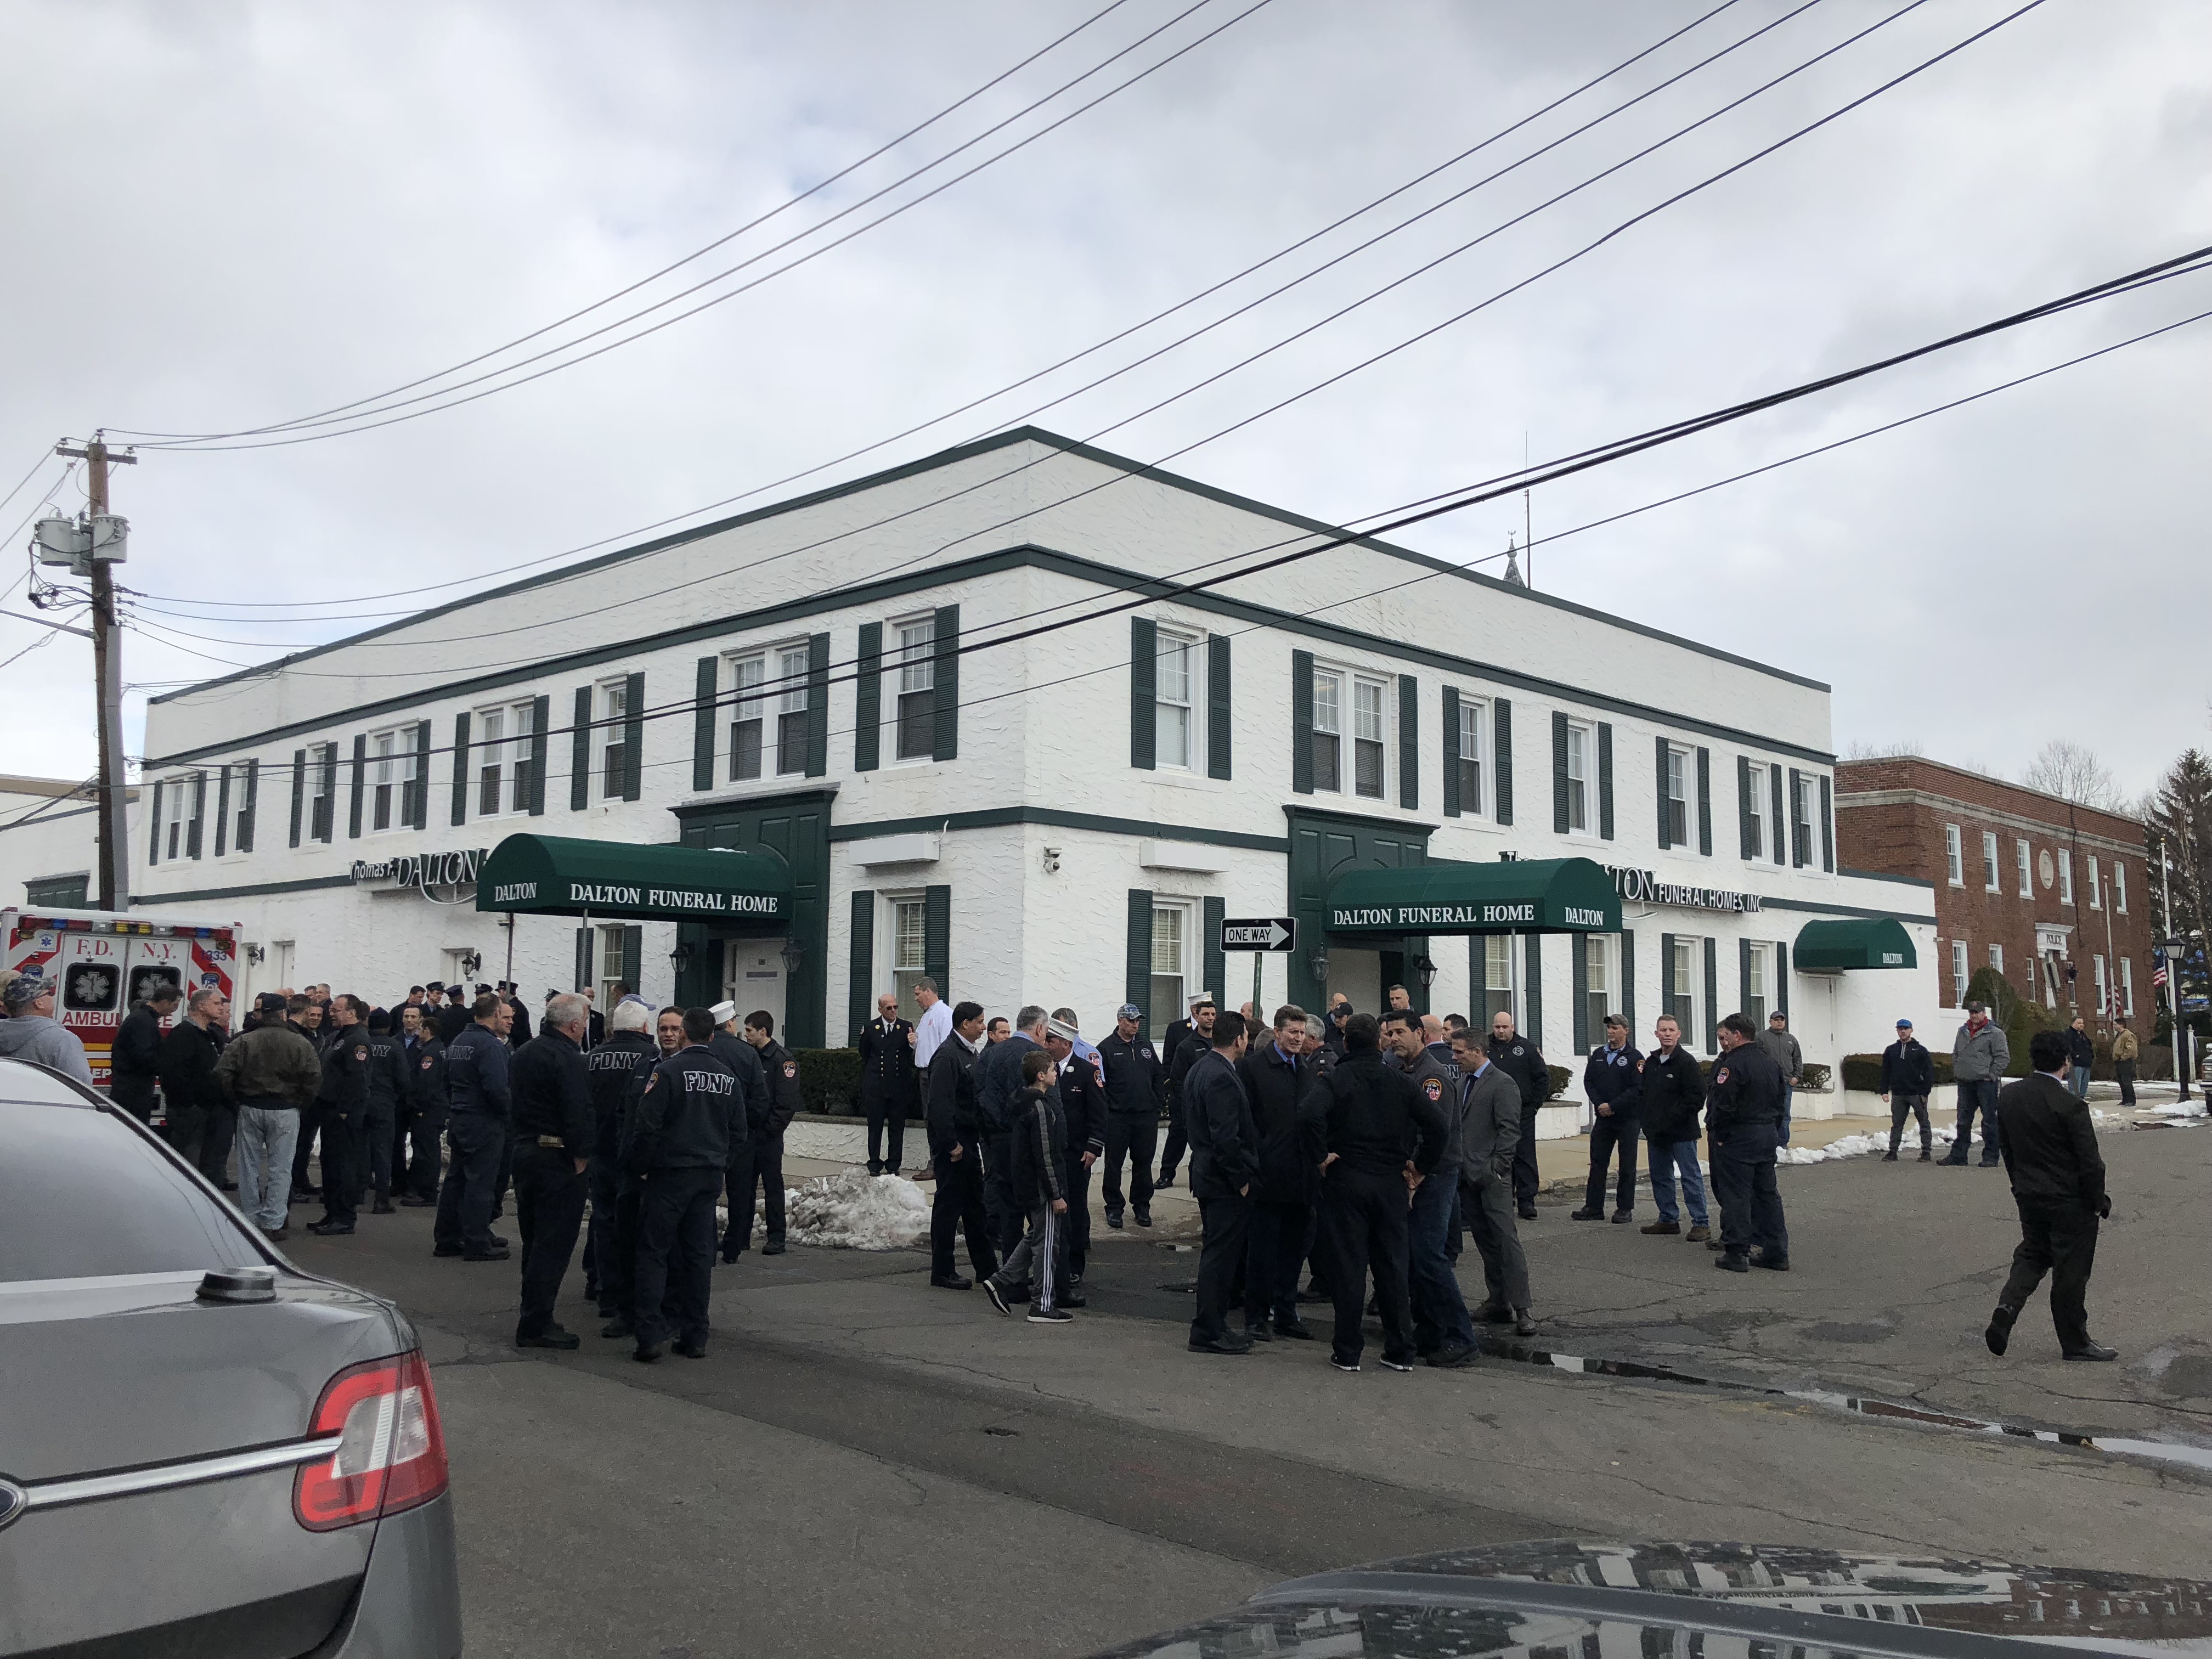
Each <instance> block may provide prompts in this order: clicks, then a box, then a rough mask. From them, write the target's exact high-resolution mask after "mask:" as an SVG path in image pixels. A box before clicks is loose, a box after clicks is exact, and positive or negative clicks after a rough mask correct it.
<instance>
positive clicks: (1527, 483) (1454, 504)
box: [196, 246, 2212, 758]
mask: <svg viewBox="0 0 2212 1659" xmlns="http://www.w3.org/2000/svg"><path fill="white" fill-rule="evenodd" d="M2207 269H2212V246H2205V247H2202V248H2198V249H2196V250H2194V251H2192V252H2189V253H2185V254H2182V255H2179V256H2177V257H2175V258H2170V259H2166V260H2162V261H2160V262H2159V263H2157V264H2153V265H2148V266H2145V267H2143V268H2142V269H2140V270H2135V271H2131V272H2129V273H2126V274H2124V275H2123V276H2116V277H2112V278H2108V279H2106V281H2104V282H2101V283H2094V284H2092V285H2091V286H2089V287H2087V288H2085V289H2078V290H2076V291H2075V292H2074V293H2072V294H2069V295H2062V296H2060V297H2059V298H2057V299H2055V300H2051V301H2045V302H2043V303H2041V304H2039V305H2036V306H2033V307H2027V309H2025V310H2022V311H2018V312H2015V313H2010V314H2008V315H2007V316H2004V317H2001V318H1998V319H1994V320H1993V321H1990V322H1988V323H1984V324H1981V325H1978V326H1976V327H1973V328H1971V329H1966V330H1963V331H1959V332H1956V333H1954V334H1951V335H1948V336H1946V337H1943V338H1942V339H1939V340H1936V341H1932V342H1930V343H1926V344H1923V345H1920V346H1917V347H1914V348H1911V349H1908V350H1905V351H1902V352H1898V353H1894V354H1893V355H1891V356H1887V357H1884V358H1881V359H1879V360H1876V361H1875V362H1869V363H1866V364H1862V365H1860V366H1859V367H1857V368H1850V369H1846V370H1843V371H1840V372H1838V373H1836V374H1829V375H1824V376H1821V377H1820V378H1819V379H1816V380H1809V381H1805V382H1802V383H1801V384H1799V385H1797V386H1791V387H1788V388H1785V389H1784V390H1782V391H1779V392H1771V393H1767V394H1765V395H1763V396H1761V397H1759V398H1750V399H1747V400H1744V401H1742V402H1739V403H1736V404H1729V405H1726V406H1724V407H1723V408H1720V409H1717V410H1709V411H1707V412H1706V413H1705V414H1702V415H1698V416H1689V417H1687V418H1686V419H1683V420H1680V421H1676V422H1670V423H1668V424H1667V425H1664V426H1661V427H1656V428H1650V429H1648V430H1646V431H1644V432H1642V433H1638V434H1635V435H1631V436H1629V437H1626V438H1622V439H1617V440H1614V441H1611V442H1609V443H1606V444H1601V445H1599V446H1596V447H1593V448H1590V449H1588V450H1583V451H1580V452H1577V453H1575V454H1573V455H1569V456H1565V457H1560V458H1559V459H1555V460H1553V461H1548V462H1546V463H1544V464H1543V465H1541V466H1540V467H1538V468H1537V469H1535V470H1534V471H1533V472H1531V471H1525V470H1524V471H1521V472H1516V473H1507V474H1502V475H1498V477H1493V478H1491V479H1486V480H1483V481H1480V482H1479V483H1474V484H1471V485H1463V486H1461V487H1460V488H1458V489H1453V490H1448V491H1444V492H1441V493H1440V494H1438V495H1431V496H1427V497H1424V498H1422V499H1421V500H1420V501H1414V502H1409V503H1406V504H1405V507H1404V509H1403V510H1401V509H1398V508H1393V509H1389V510H1388V512H1389V515H1390V516H1386V517H1385V518H1384V521H1383V522H1380V523H1377V524H1375V525H1373V526H1370V528H1368V529H1366V530H1364V531H1351V530H1344V531H1339V532H1327V533H1323V532H1308V533H1309V534H1311V535H1316V536H1318V537H1319V539H1318V540H1317V541H1316V544H1314V545H1312V546H1310V547H1305V548H1301V549H1297V550H1294V551H1291V552H1287V553H1279V554H1276V555H1275V556H1273V557H1270V558H1267V559H1265V560H1262V561H1261V562H1257V563H1254V564H1249V565H1244V566H1241V567H1239V568H1237V569H1234V570H1230V571H1226V572H1223V573H1221V574H1216V575H1213V576H1209V577H1206V578H1205V579H1204V580H1199V581H1194V582H1187V583H1186V582H1178V581H1176V580H1171V579H1164V578H1157V577H1141V578H1139V579H1138V580H1139V583H1140V585H1141V586H1144V587H1146V588H1147V589H1148V590H1150V589H1157V590H1163V591H1157V592H1154V591H1147V592H1139V593H1138V594H1137V595H1136V596H1135V597H1133V598H1131V599H1124V600H1119V601H1116V602H1115V603H1114V604H1111V605H1105V606H1103V607H1101V608H1099V609H1097V610H1095V611H1090V612H1087V613H1085V615H1083V616H1079V617H1066V618H1063V619H1061V620H1059V621H1054V622H1049V623H1039V624H1037V625H1036V626H1034V627H1030V628H1028V629H1021V630H1019V631H1018V632H1015V633H1012V634H1005V635H1000V636H998V637H995V638H992V639H989V640H985V641H968V640H963V641H962V642H961V643H960V644H959V645H958V646H957V647H956V648H955V651H954V653H953V654H955V655H957V656H965V655H969V654H972V653H976V652H980V651H982V650H987V649H994V648H997V647H1001V646H1006V645H1010V644H1013V643H1017V642H1018V641H1022V640H1025V639H1030V638H1035V637H1037V636H1039V635H1044V634H1049V633H1054V632H1057V631H1059V630H1060V629H1066V628H1072V627H1076V626H1079V625H1080V624H1082V623H1088V622H1095V621H1098V620H1101V619H1102V618H1103V617H1109V616H1112V615H1115V614H1118V613H1120V612H1121V611H1129V610H1133V609H1136V608H1138V607H1139V606H1142V605H1154V604H1162V603H1172V602H1173V601H1174V600H1176V599H1177V598H1178V597H1180V596H1182V595H1187V594H1191V593H1196V592H1203V591H1205V590H1206V589H1209V588H1212V587H1216V586H1219V585H1220V584H1222V583H1223V582H1226V581H1231V580H1242V579H1243V578H1247V577H1250V576H1254V575H1260V574H1266V573H1267V572H1269V571H1272V570H1274V569H1279V568H1282V567H1283V566H1285V565H1287V564H1290V563H1292V562H1297V561H1300V560H1304V559H1308V558H1311V557H1313V556H1315V555H1316V554H1319V553H1322V552H1326V551H1328V550H1330V549H1333V548H1336V547H1341V546H1345V545H1346V544H1350V543H1353V542H1360V541H1369V540H1372V539H1373V538H1376V537H1377V536H1380V535H1383V534H1386V533H1388V532H1391V531H1394V530H1400V529H1404V528H1406V527H1407V526H1412V525H1414V524H1419V523H1423V522H1425V521H1427V520H1431V519H1435V518H1440V517H1443V516H1445V515H1447V514H1449V513H1458V512H1462V511H1464V510H1466V509H1467V508H1468V507H1476V506H1480V505H1481V504H1483V503H1484V502H1486V501H1494V500H1497V499H1498V498H1500V497H1502V496H1505V495H1512V494H1515V493H1516V492H1517V491H1519V490H1521V489H1527V488H1530V487H1533V486H1534V485H1535V484H1540V483H1553V482H1556V481H1557V480H1559V479H1561V478H1565V477H1571V476H1573V475H1575V474H1577V473H1580V472H1583V471H1589V470H1591V469H1593V468H1595V467H1599V466H1603V465H1609V464H1611V463H1613V462H1614V461H1618V460H1621V459H1626V458H1627V457H1629V456H1631V455H1635V454H1640V453H1644V451H1645V450H1649V449H1653V448H1657V447H1662V446H1663V445H1667V444H1671V443H1674V442H1678V441H1680V440H1682V439H1684V438H1687V437H1691V436H1693V435H1697V434H1699V433H1702V432H1705V431H1709V430H1711V429H1712V428H1715V427H1717V426H1722V425H1726V424H1729V423H1730V422H1735V421H1738V420H1741V419H1744V418H1746V417H1747V416H1751V415H1753V414H1758V413H1761V412H1764V411H1765V410H1770V409H1774V408H1778V407H1779V406H1781V405H1783V404H1789V403H1793V402H1796V401H1799V400H1802V398H1808V397H1812V396H1815V395H1817V394H1819V393H1820V392H1826V391H1830V390H1832V389H1834V388H1835V387H1837V386H1844V385H1848V384H1850V383H1851V382H1854V381H1857V380H1863V379H1865V378H1867V377H1869V376H1870V375H1874V374H1881V373H1884V372H1886V371H1887V370H1889V369H1891V368H1899V367H1901V366H1903V365H1904V364H1906V363H1910V362H1917V361H1918V360H1919V359H1921V358H1923V357H1927V356H1933V355H1935V354H1936V353H1939V352H1942V351H1946V350H1949V349H1954V348H1955V347H1958V346H1960V345H1963V344H1966V343H1971V342H1972V341H1975V340H1979V339H1984V338H1986V337H1990V336H1991V335H1994V334H1996V333H2000V332H2003V331H2008V330H2010V329H2014V328H2017V327H2020V326H2022V325H2025V324H2027V323H2029V322H2033V321H2038V320H2040V319H2044V318H2046V317H2051V316H2054V315H2057V314H2059V313H2063V312H2065V311H2069V310H2073V309H2075V308H2077V307H2081V306H2083V305H2087V304H2091V303H2094V302H2096V301H2100V300H2103V299H2108V298H2112V297H2114V296H2116V295H2122V294H2126V293H2132V292H2135V291H2136V290H2137V289H2142V288H2147V287H2149V286H2152V285H2154V283H2161V282H2166V281H2170V280H2172V279H2174V278H2175V277H2178V276H2187V275H2191V274H2195V273H2197V272H2199V271H2202V270H2207ZM2189 320H2194V319H2189ZM2153 332H2154V333H2157V332H2164V330H2159V331H2153ZM2145 337H2146V338H2148V337H2150V336H2149V335H2146V336H2145ZM2123 343H2128V342H2123ZM2091 355H2101V354H2091ZM2063 366H2064V365H2061V367H2063ZM2031 378H2032V377H2031ZM1960 401H1970V400H1960ZM1815 453H1817V452H1815ZM1302 539H1304V537H1303V536H1302V537H1294V538H1285V541H1283V542H1277V543H1273V544H1267V546H1266V547H1263V548H1260V549H1255V550H1251V551H1254V552H1263V551H1271V550H1273V549H1274V548H1279V547H1282V546H1285V545H1286V544H1287V543H1288V542H1289V541H1296V540H1302ZM1217 562H1218V561H1217ZM997 625H998V624H991V625H990V626H997ZM196 654H204V653H196ZM487 666H489V665H487ZM349 678H351V677H349ZM359 678H370V677H368V676H362V677H359ZM857 678H859V674H858V673H857V672H855V673H852V674H845V675H839V676H834V677H830V678H829V679H828V681H827V684H846V683H848V682H849V681H853V680H856V679H857ZM783 683H785V679H784V677H779V679H778V681H777V682H776V684H783ZM774 689H775V688H774V685H772V684H769V683H766V682H763V684H762V685H760V686H757V687H749V688H746V693H747V695H746V696H737V695H735V694H734V693H733V694H732V695H731V696H719V695H718V696H717V697H716V698H715V700H714V703H713V704H712V705H711V706H713V707H714V708H721V707H723V706H725V704H734V703H736V702H746V701H750V700H751V699H752V698H753V697H756V696H765V695H769V694H770V693H771V692H772V691H773V690H774ZM696 708H697V700H696V698H687V699H683V700H680V701H678V702H671V703H669V704H665V705H663V706H661V707H659V708H654V709H651V710H641V711H638V712H637V713H636V714H635V716H626V717H625V720H628V719H629V718H635V719H636V720H648V719H651V720H659V719H667V718H671V717H672V716H674V715H677V714H686V713H695V712H696ZM615 724H617V722H615V721H611V720H586V721H585V722H583V723H582V729H586V730H592V729H598V728H600V727H605V726H612V725H615ZM578 729H579V726H577V725H576V724H575V723H573V722H572V723H571V724H569V725H568V726H556V727H551V728H549V729H548V730H547V732H545V733H544V736H545V737H546V738H547V739H548V741H550V739H551V738H554V737H556V736H560V735H563V734H569V735H573V734H574V732H575V731H577V730H578ZM534 735H535V734H533V736H534ZM451 752H452V749H451V747H450V746H444V747H434V748H431V749H430V750H428V751H427V753H426V754H425V755H424V758H428V757H429V756H435V755H441V754H449V753H451Z"/></svg>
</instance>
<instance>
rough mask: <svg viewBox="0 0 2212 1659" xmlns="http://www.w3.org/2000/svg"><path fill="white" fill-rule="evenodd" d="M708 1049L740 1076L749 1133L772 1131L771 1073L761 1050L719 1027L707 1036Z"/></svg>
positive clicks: (743, 1111)
mask: <svg viewBox="0 0 2212 1659" xmlns="http://www.w3.org/2000/svg"><path fill="white" fill-rule="evenodd" d="M707 1048H708V1052H709V1053H710V1054H713V1055H714V1058H715V1059H717V1060H720V1061H721V1062H722V1064H723V1065H725V1066H728V1067H729V1068H730V1071H731V1073H732V1075H733V1076H735V1077H736V1079H738V1093H739V1094H740V1095H742V1096H743V1097H744V1105H743V1106H742V1107H741V1108H740V1114H741V1115H742V1116H743V1117H744V1132H745V1133H746V1135H747V1136H748V1137H752V1136H758V1135H764V1134H766V1133H768V1121H769V1112H770V1110H771V1109H772V1105H771V1103H770V1100H769V1091H768V1073H767V1072H766V1071H765V1070H763V1068H762V1066H761V1057H760V1051H759V1050H758V1049H757V1048H754V1047H753V1045H752V1044H751V1043H750V1042H746V1041H745V1040H744V1038H743V1037H741V1036H732V1035H731V1034H730V1033H729V1032H727V1031H717V1032H715V1033H714V1036H711V1037H709V1038H708V1039H707Z"/></svg>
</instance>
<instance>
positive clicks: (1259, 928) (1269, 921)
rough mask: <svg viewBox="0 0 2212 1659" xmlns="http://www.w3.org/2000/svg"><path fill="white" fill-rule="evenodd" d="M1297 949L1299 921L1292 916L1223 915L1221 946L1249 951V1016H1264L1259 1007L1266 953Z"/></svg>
mask: <svg viewBox="0 0 2212 1659" xmlns="http://www.w3.org/2000/svg"><path fill="white" fill-rule="evenodd" d="M1297 948H1298V924H1297V918H1296V917H1293V916H1261V917H1257V918H1254V917H1250V916H1238V917H1224V918H1223V919H1222V923H1221V949H1222V951H1224V952H1225V953H1226V952H1228V951H1250V952H1251V953H1252V1015H1253V1018H1255V1019H1261V1018H1266V1016H1265V1015H1264V1014H1263V1013H1262V1012H1261V1007H1260V964H1261V963H1262V962H1263V961H1265V960H1266V958H1267V955H1268V953H1269V952H1271V951H1273V952H1282V951H1295V950H1297Z"/></svg>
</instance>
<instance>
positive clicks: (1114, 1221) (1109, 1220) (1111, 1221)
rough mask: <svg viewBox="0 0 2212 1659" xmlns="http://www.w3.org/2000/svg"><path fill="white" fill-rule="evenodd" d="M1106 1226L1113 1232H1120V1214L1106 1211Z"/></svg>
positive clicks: (1116, 1211) (1117, 1211) (1114, 1211)
mask: <svg viewBox="0 0 2212 1659" xmlns="http://www.w3.org/2000/svg"><path fill="white" fill-rule="evenodd" d="M1106 1225H1108V1226H1109V1227H1111V1228H1112V1229H1113V1230H1114V1231H1115V1232H1117V1233H1118V1232H1120V1231H1121V1212H1120V1211H1119V1210H1109V1211H1107V1212H1106Z"/></svg>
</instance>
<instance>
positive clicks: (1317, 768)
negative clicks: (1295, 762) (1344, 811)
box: [1313, 670, 1344, 794]
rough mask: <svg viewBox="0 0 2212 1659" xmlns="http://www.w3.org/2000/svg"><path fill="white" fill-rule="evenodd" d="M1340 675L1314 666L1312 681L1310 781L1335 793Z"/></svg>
mask: <svg viewBox="0 0 2212 1659" xmlns="http://www.w3.org/2000/svg"><path fill="white" fill-rule="evenodd" d="M1343 757H1344V676H1343V675H1341V674H1331V673H1325V672H1322V671H1318V670H1316V671H1315V674H1314V681H1313V784H1314V787H1315V788H1316V790H1319V791H1322V792H1325V793H1329V794H1335V793H1338V792H1339V791H1340V790H1342V789H1343V787H1344V769H1343V765H1342V761H1343Z"/></svg>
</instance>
